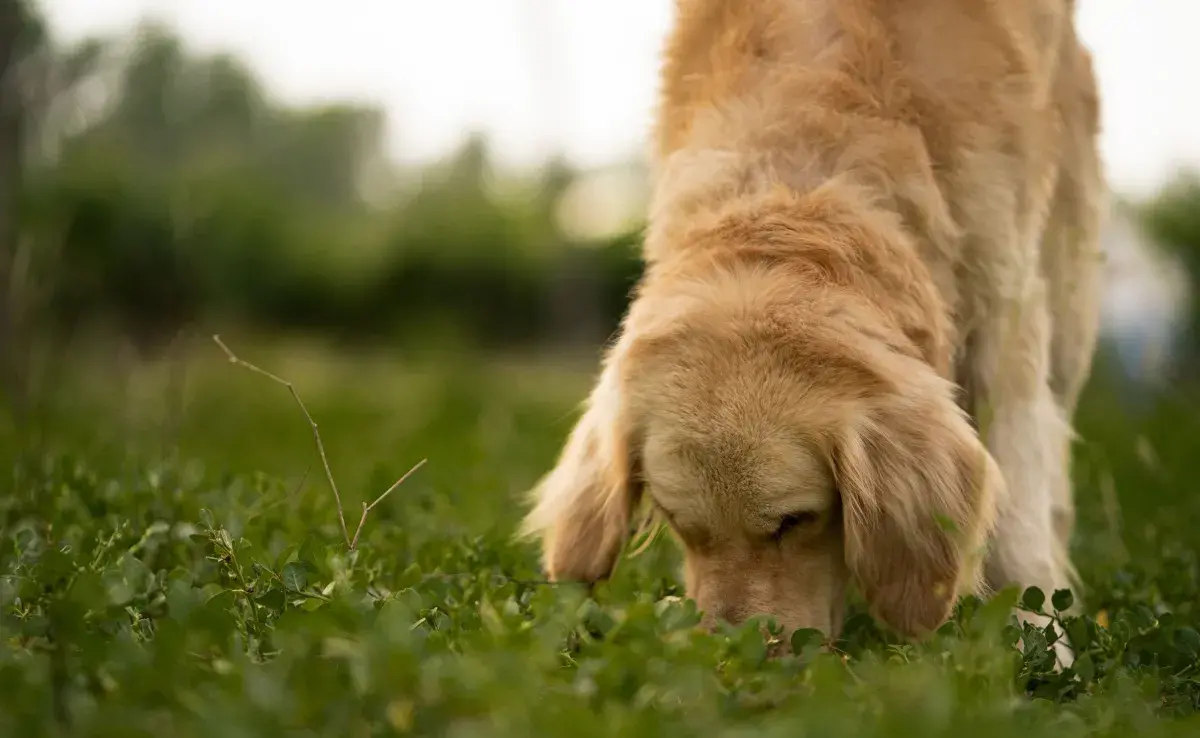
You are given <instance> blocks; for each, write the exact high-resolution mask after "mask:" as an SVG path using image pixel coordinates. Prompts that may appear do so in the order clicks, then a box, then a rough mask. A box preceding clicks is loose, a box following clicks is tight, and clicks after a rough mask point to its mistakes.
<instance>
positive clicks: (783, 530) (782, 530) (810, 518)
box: [775, 511, 821, 539]
mask: <svg viewBox="0 0 1200 738" xmlns="http://www.w3.org/2000/svg"><path fill="white" fill-rule="evenodd" d="M820 519H821V516H820V514H819V513H815V512H811V511H807V512H795V513H791V514H789V515H784V516H783V519H781V520H780V521H779V528H777V529H776V531H775V538H776V539H780V538H783V537H784V536H786V535H787V534H788V533H790V532H792V531H793V530H796V529H798V528H803V527H804V526H807V525H812V524H813V523H815V522H817V521H818V520H820Z"/></svg>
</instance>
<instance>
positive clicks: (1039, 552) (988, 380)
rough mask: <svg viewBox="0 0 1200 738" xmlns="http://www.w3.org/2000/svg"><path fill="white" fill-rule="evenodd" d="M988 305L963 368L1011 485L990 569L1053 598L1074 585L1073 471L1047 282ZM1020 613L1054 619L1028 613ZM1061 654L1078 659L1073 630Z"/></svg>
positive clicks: (1000, 580)
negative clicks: (1056, 389)
mask: <svg viewBox="0 0 1200 738" xmlns="http://www.w3.org/2000/svg"><path fill="white" fill-rule="evenodd" d="M984 307H985V309H984V310H983V314H984V315H985V316H986V317H985V319H984V320H983V321H982V324H981V325H979V326H978V328H977V329H976V331H975V332H974V335H973V336H972V340H971V342H970V348H969V349H968V352H967V355H966V356H965V357H964V358H965V360H966V367H965V368H966V370H967V372H966V373H967V375H968V377H969V381H970V384H971V387H972V395H973V404H974V407H973V408H972V412H973V413H974V415H975V418H976V420H977V422H978V427H979V433H980V436H981V438H982V439H983V441H984V443H985V444H986V446H987V448H988V450H989V451H990V452H991V454H992V456H993V457H994V458H995V460H996V463H997V465H998V466H999V467H1000V471H1001V473H1002V474H1003V476H1004V479H1005V482H1006V487H1007V496H1006V499H1004V500H1001V502H1000V510H999V516H998V519H997V525H996V529H995V533H994V537H993V540H992V542H991V548H990V553H989V557H988V561H987V564H986V569H985V570H986V574H987V578H988V583H989V584H990V585H991V586H992V587H993V588H996V589H999V588H1002V587H1006V586H1009V585H1013V584H1017V585H1020V586H1021V587H1023V588H1024V587H1030V586H1036V587H1038V588H1040V589H1041V590H1042V591H1043V592H1045V593H1046V595H1047V598H1049V596H1050V595H1052V594H1053V593H1054V591H1055V590H1058V589H1063V588H1068V587H1071V585H1072V582H1073V579H1074V577H1073V570H1072V567H1071V563H1070V559H1069V553H1068V551H1067V549H1066V545H1065V542H1064V541H1062V539H1061V538H1060V537H1059V536H1058V535H1056V533H1055V526H1054V507H1055V495H1056V494H1057V490H1058V489H1059V488H1060V487H1061V485H1062V484H1063V483H1064V482H1065V481H1066V480H1064V479H1063V478H1062V475H1064V474H1068V473H1069V453H1070V444H1071V438H1072V431H1071V428H1070V425H1069V424H1068V422H1067V421H1066V419H1065V418H1064V417H1063V413H1062V410H1061V408H1060V407H1059V405H1058V403H1057V402H1055V399H1054V396H1053V393H1052V391H1051V387H1050V381H1049V378H1050V335H1051V325H1050V321H1049V315H1048V308H1047V301H1046V291H1045V288H1044V283H1043V282H1042V280H1041V278H1040V277H1033V276H1031V277H1030V278H1028V279H1025V280H1022V284H1021V285H1020V286H1019V287H1018V288H1017V289H1013V290H1011V291H1010V293H1009V294H1007V295H1003V296H1001V295H996V296H995V297H994V299H992V300H990V304H985V306H984ZM1018 617H1019V618H1020V619H1022V620H1027V621H1032V622H1034V623H1036V624H1038V625H1045V624H1046V622H1047V619H1046V618H1041V617H1038V616H1034V615H1031V614H1029V613H1024V612H1019V613H1018ZM1056 651H1057V654H1058V657H1059V661H1060V663H1061V664H1062V665H1063V666H1067V665H1069V664H1070V663H1071V662H1072V661H1073V656H1072V653H1071V650H1070V648H1069V646H1068V645H1067V643H1066V641H1065V634H1060V640H1059V642H1058V645H1056Z"/></svg>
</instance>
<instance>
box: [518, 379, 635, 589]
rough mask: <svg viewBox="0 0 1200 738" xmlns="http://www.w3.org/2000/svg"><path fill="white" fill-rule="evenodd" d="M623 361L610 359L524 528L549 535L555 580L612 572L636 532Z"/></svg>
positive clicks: (537, 492)
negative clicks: (631, 531)
mask: <svg viewBox="0 0 1200 738" xmlns="http://www.w3.org/2000/svg"><path fill="white" fill-rule="evenodd" d="M618 361H619V360H618V359H617V358H616V357H615V356H612V357H610V358H609V361H608V362H607V363H606V366H605V368H604V371H603V373H602V374H601V376H600V378H599V381H598V382H597V383H596V386H595V388H594V389H593V390H592V393H591V395H590V396H589V397H588V400H587V403H586V405H585V409H584V413H583V415H582V417H581V418H580V419H579V421H578V422H577V423H576V425H575V427H574V429H573V430H572V431H571V435H570V436H569V437H568V439H567V442H566V445H565V446H564V448H563V450H562V453H561V455H560V456H559V458H558V461H557V463H556V465H555V467H554V468H553V469H552V470H551V471H550V472H549V473H548V474H546V476H544V477H543V478H542V479H541V480H540V481H539V482H538V484H537V485H536V486H535V487H534V489H533V492H532V497H533V503H534V506H533V509H532V510H531V511H530V512H529V513H528V515H527V516H526V517H525V520H524V523H523V525H522V529H521V532H522V534H524V535H539V534H540V535H541V536H542V557H543V566H544V567H545V569H546V573H547V575H548V576H549V578H550V579H551V580H553V581H563V580H571V581H583V582H589V583H591V582H595V581H598V580H601V579H604V578H606V577H608V575H609V574H610V573H611V572H612V569H613V567H614V566H615V565H616V562H617V557H618V556H619V555H620V553H621V550H622V548H623V547H624V545H625V542H626V540H627V538H628V535H629V526H630V519H631V516H632V512H633V509H634V507H635V506H636V504H637V502H638V497H639V496H640V493H641V486H640V480H639V479H638V476H639V474H638V471H637V465H636V463H635V460H634V458H633V456H632V450H631V448H630V446H631V435H632V431H631V428H630V425H629V418H628V413H627V412H626V410H625V405H624V402H623V399H624V398H623V393H622V390H621V387H620V381H619V366H618Z"/></svg>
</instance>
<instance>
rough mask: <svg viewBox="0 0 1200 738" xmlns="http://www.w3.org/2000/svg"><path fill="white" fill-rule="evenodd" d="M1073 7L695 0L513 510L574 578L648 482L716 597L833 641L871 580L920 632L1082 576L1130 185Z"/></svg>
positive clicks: (595, 572)
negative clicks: (1113, 251) (639, 188)
mask: <svg viewBox="0 0 1200 738" xmlns="http://www.w3.org/2000/svg"><path fill="white" fill-rule="evenodd" d="M1074 12H1075V8H1074V2H1073V1H1072V0H1010V1H1009V2H1004V3H996V2H991V0H755V1H754V2H746V0H677V2H676V4H675V13H676V17H675V21H674V27H673V29H672V30H671V32H670V35H669V37H668V39H667V43H666V47H665V53H664V59H663V62H662V67H661V80H660V81H661V93H660V95H661V99H660V104H659V107H658V111H657V118H656V121H655V125H654V130H653V135H652V138H653V145H652V149H653V151H652V157H651V160H652V164H653V168H654V172H653V174H654V177H655V188H654V192H653V197H652V202H651V203H650V208H649V217H648V226H647V230H646V235H645V242H644V246H643V260H644V263H645V264H644V271H643V274H642V277H641V279H640V281H639V283H638V285H637V287H636V289H635V291H634V293H633V294H632V300H631V303H630V305H629V308H628V311H627V313H626V314H625V316H624V318H623V320H622V323H621V327H620V330H619V332H618V334H617V336H616V338H615V340H614V341H613V342H612V343H611V345H610V346H608V347H607V348H606V351H605V355H604V358H603V361H602V368H601V371H600V373H599V377H598V378H597V380H596V382H595V385H594V387H593V389H592V391H591V394H590V396H589V397H588V398H587V401H586V402H585V403H584V407H583V412H582V415H581V416H580V418H579V419H578V422H577V423H576V425H575V427H574V428H573V430H572V431H571V433H570V435H569V437H568V438H567V440H566V443H565V446H564V448H563V449H562V451H561V454H560V456H559V458H558V460H557V463H556V465H555V466H554V467H553V468H552V469H551V470H550V471H549V472H548V473H547V474H546V475H545V476H544V477H543V478H542V479H541V480H540V481H539V482H538V483H537V484H536V486H535V487H534V489H533V490H532V493H531V501H530V503H529V509H528V511H527V515H526V517H525V519H524V522H523V525H522V528H521V530H522V532H523V533H524V534H525V535H527V536H531V537H533V536H537V537H540V538H541V540H542V550H543V565H544V567H545V569H546V571H547V574H548V576H549V577H550V578H551V579H553V580H556V581H565V580H572V581H584V582H596V581H599V580H601V579H604V578H605V577H607V576H608V575H609V574H610V573H611V571H612V569H613V567H614V565H615V563H616V561H617V559H618V557H619V554H620V553H621V551H622V550H623V547H624V546H625V544H626V542H627V540H628V537H629V533H630V528H631V524H632V523H631V521H632V520H633V519H634V516H635V514H636V512H637V510H638V509H639V505H641V504H642V503H647V504H648V506H649V509H650V510H652V511H653V513H654V514H655V515H657V516H659V519H660V520H663V521H665V523H666V525H667V526H668V527H669V529H670V531H671V534H672V536H673V537H674V538H675V540H676V541H677V542H678V543H679V544H680V545H681V546H682V550H683V554H684V557H683V558H684V580H685V583H686V591H687V594H688V596H689V597H691V598H693V599H694V600H695V601H696V602H697V605H698V607H699V608H700V610H701V611H703V613H704V619H705V622H706V623H708V624H710V625H711V624H713V623H715V622H716V621H717V620H718V619H720V620H725V621H728V622H731V623H734V624H737V623H741V622H743V621H745V620H746V619H747V618H749V617H752V616H769V617H772V618H774V619H775V620H776V621H777V622H778V623H779V624H780V625H783V626H784V627H786V628H788V629H796V628H816V629H819V630H821V631H823V632H824V633H826V634H827V635H828V636H829V637H831V638H833V637H836V636H837V635H838V634H839V632H840V628H841V626H842V618H843V608H844V600H845V593H846V591H847V587H848V586H850V585H852V584H853V585H854V586H856V587H857V588H858V590H859V591H860V592H861V593H862V595H863V596H864V598H865V600H866V601H867V603H868V604H869V607H870V610H871V613H872V614H873V615H874V616H875V617H876V618H877V619H878V620H879V621H881V622H882V623H883V624H885V625H886V626H888V627H890V628H892V629H893V630H894V631H896V632H897V633H900V634H902V635H905V636H909V637H913V638H917V637H920V636H922V635H923V634H926V633H928V632H929V631H931V630H932V629H935V628H937V627H939V626H940V625H941V624H942V623H944V622H945V621H946V619H948V618H949V616H950V614H951V612H952V609H953V606H954V604H955V601H956V599H957V598H958V597H959V596H961V595H963V594H967V593H975V594H979V595H981V596H986V595H987V594H988V593H990V592H994V591H995V590H997V589H998V588H1001V587H1005V586H1009V585H1020V586H1022V587H1028V586H1038V587H1040V588H1042V589H1043V591H1045V592H1046V593H1047V594H1050V593H1051V592H1053V591H1055V590H1058V589H1062V588H1066V587H1071V588H1072V589H1074V590H1076V591H1077V590H1078V581H1077V580H1078V578H1077V577H1076V575H1075V573H1074V569H1073V567H1072V565H1071V560H1070V555H1069V548H1068V546H1069V541H1070V537H1071V535H1072V528H1073V525H1074V517H1075V516H1074V506H1073V502H1072V489H1071V474H1070V446H1071V442H1072V440H1073V437H1074V433H1073V430H1072V417H1073V414H1074V411H1075V406H1076V404H1077V401H1078V397H1079V395H1080V392H1081V390H1082V387H1083V385H1084V383H1085V382H1086V381H1087V379H1088V376H1089V373H1090V367H1091V363H1092V357H1093V354H1094V351H1095V346H1096V339H1097V332H1098V320H1099V318H1098V315H1099V299H1100V293H1101V258H1100V252H1099V231H1100V228H1101V226H1102V223H1103V220H1104V217H1105V212H1106V206H1107V187H1106V181H1105V176H1104V171H1103V167H1102V164H1101V161H1100V157H1099V154H1098V150H1097V138H1098V135H1099V118H1100V103H1099V97H1098V93H1097V86H1096V81H1095V77H1094V73H1093V69H1092V64H1091V57H1090V54H1089V52H1088V51H1087V49H1086V48H1085V47H1084V46H1083V45H1082V43H1081V42H1080V40H1079V38H1078V37H1077V34H1076V30H1075V22H1074ZM1035 621H1036V622H1039V623H1044V622H1045V620H1044V619H1042V620H1037V619H1036V618H1035ZM1060 646H1063V648H1062V649H1060V651H1059V656H1060V659H1061V660H1062V661H1063V662H1064V663H1069V661H1070V658H1071V657H1070V650H1069V648H1067V647H1065V646H1064V645H1063V644H1060Z"/></svg>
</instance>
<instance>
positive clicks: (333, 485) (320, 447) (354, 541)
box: [213, 334, 427, 551]
mask: <svg viewBox="0 0 1200 738" xmlns="http://www.w3.org/2000/svg"><path fill="white" fill-rule="evenodd" d="M213 341H215V342H216V344H217V345H218V346H220V347H221V350H222V351H224V352H225V356H226V357H227V358H228V359H229V361H230V363H232V364H237V365H238V366H240V367H242V368H244V369H249V370H250V371H252V372H254V373H256V374H261V375H262V376H264V377H266V378H267V379H270V380H271V381H272V382H275V383H277V384H281V385H283V386H284V387H286V388H287V391H288V392H290V393H291V395H292V399H294V400H295V401H296V404H297V405H299V406H300V412H302V413H304V417H305V419H306V420H308V425H309V427H310V428H312V434H313V441H315V442H316V445H317V454H318V455H319V456H320V457H321V466H323V467H324V468H325V479H326V480H327V481H328V482H329V488H330V489H332V490H333V499H334V501H335V502H336V503H337V513H338V522H339V523H341V525H342V537H343V538H345V539H346V546H347V547H348V548H349V549H350V550H351V551H353V550H355V549H356V548H357V547H358V536H359V534H360V533H362V529H363V525H364V524H365V523H366V522H367V513H369V512H371V510H372V509H373V508H374V507H375V506H376V505H378V504H379V503H381V502H383V500H384V498H386V497H387V496H388V495H390V494H391V493H392V492H393V491H395V489H396V488H397V487H399V486H400V485H401V484H403V483H404V482H405V480H407V479H408V478H409V477H410V476H412V474H413V472H415V471H416V470H417V469H420V468H421V467H422V466H424V465H425V462H426V461H427V459H421V460H420V461H418V462H417V463H416V464H414V465H413V467H412V468H411V469H409V470H408V471H406V472H405V473H404V474H403V475H402V476H401V477H400V478H399V479H397V480H396V481H395V483H393V484H392V486H391V487H388V488H387V490H386V491H385V492H384V493H383V494H381V495H379V497H376V498H375V501H374V502H372V503H371V504H369V505H368V504H367V503H365V502H364V503H363V505H362V507H363V511H362V517H361V518H359V520H358V527H357V528H355V530H354V536H353V537H351V535H350V529H349V528H347V527H346V513H345V510H344V509H343V507H342V495H341V493H340V492H338V487H337V482H335V481H334V479H333V470H332V469H330V468H329V457H328V456H326V455H325V444H324V443H322V442H321V431H320V430H319V429H318V428H317V421H315V420H313V416H312V414H311V413H309V412H308V407H307V406H306V405H305V404H304V400H302V399H300V394H299V393H298V392H296V388H295V387H294V386H292V383H291V382H289V381H287V380H286V379H284V378H283V377H280V376H278V375H276V374H272V373H271V372H269V371H267V370H266V369H261V368H259V367H257V366H255V365H254V364H251V363H250V362H248V361H246V360H244V359H241V358H239V357H238V356H237V354H235V353H233V351H232V350H230V348H229V347H228V346H226V345H225V342H224V341H222V340H221V337H220V336H219V335H215V334H214V335H213Z"/></svg>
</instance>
